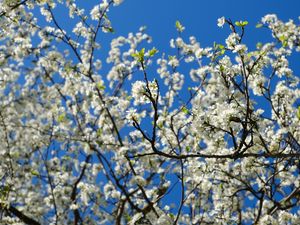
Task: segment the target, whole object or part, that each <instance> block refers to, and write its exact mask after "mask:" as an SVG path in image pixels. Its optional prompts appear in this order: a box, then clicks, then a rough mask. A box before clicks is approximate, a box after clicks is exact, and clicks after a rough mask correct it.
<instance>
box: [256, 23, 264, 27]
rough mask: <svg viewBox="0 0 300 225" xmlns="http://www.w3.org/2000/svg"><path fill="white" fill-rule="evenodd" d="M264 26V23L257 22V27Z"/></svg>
mask: <svg viewBox="0 0 300 225" xmlns="http://www.w3.org/2000/svg"><path fill="white" fill-rule="evenodd" d="M262 26H263V24H262V23H258V24H256V26H255V27H256V28H261V27H262Z"/></svg>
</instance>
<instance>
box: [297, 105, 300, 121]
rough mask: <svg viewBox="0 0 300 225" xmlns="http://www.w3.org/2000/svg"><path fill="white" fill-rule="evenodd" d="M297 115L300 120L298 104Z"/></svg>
mask: <svg viewBox="0 0 300 225" xmlns="http://www.w3.org/2000/svg"><path fill="white" fill-rule="evenodd" d="M297 117H298V119H299V120H300V106H298V110H297Z"/></svg>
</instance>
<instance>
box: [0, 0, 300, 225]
mask: <svg viewBox="0 0 300 225" xmlns="http://www.w3.org/2000/svg"><path fill="white" fill-rule="evenodd" d="M121 2H122V1H121V0H103V1H102V2H100V3H99V4H98V5H96V6H95V7H94V8H93V9H92V10H91V11H90V12H86V11H85V10H84V9H82V8H80V7H79V6H78V5H79V4H77V5H76V2H75V0H65V1H63V0H23V1H21V0H4V1H2V2H1V3H0V93H1V95H0V99H1V101H0V140H1V141H0V156H1V157H0V221H1V224H34V225H37V224H58V225H59V224H75V225H76V224H163V225H168V224H300V211H299V205H300V203H299V200H300V182H299V181H300V175H299V171H300V164H299V157H300V144H299V140H300V126H299V123H300V109H298V105H297V101H298V100H299V98H300V89H299V78H298V77H297V76H295V75H294V74H293V71H292V69H291V68H289V61H288V58H289V57H290V56H291V55H292V54H294V51H295V50H296V51H299V50H300V47H299V46H300V27H299V26H298V25H296V24H295V23H294V22H293V21H292V20H290V21H288V22H282V21H281V20H279V19H278V18H277V17H276V16H275V15H267V16H265V17H263V19H262V21H261V23H259V24H258V25H257V27H262V28H267V29H269V30H270V34H271V35H272V37H273V40H272V41H271V42H268V43H258V44H257V46H256V48H255V49H248V47H247V46H246V45H245V44H244V42H243V37H244V36H245V35H247V32H246V31H247V26H250V25H247V22H246V21H240V22H233V21H231V20H230V19H227V18H223V17H222V18H220V19H219V20H218V25H219V26H220V27H223V26H224V28H228V31H229V36H228V38H227V39H226V41H225V43H223V44H215V45H214V46H212V47H207V48H202V47H200V44H199V43H198V42H197V40H196V38H195V37H190V39H189V40H184V39H183V38H181V35H180V34H181V33H182V32H184V27H183V25H182V24H181V23H180V22H179V21H177V22H176V28H177V31H178V34H179V35H178V37H177V38H175V39H172V40H171V41H170V46H171V48H173V49H174V50H173V54H174V55H171V56H169V57H165V54H163V52H162V51H163V50H160V51H158V50H157V49H156V48H154V47H153V46H151V44H149V43H150V42H151V38H150V36H148V35H147V34H146V33H145V29H144V28H141V29H140V30H139V31H138V32H137V33H135V34H134V33H130V34H129V35H128V36H127V37H123V36H121V37H118V38H116V39H113V40H112V41H111V49H110V51H109V54H108V58H107V59H106V62H107V63H108V64H109V65H110V66H111V67H110V70H109V72H108V73H107V74H103V72H102V70H101V65H102V61H103V60H104V59H102V58H99V56H98V55H97V54H96V53H97V51H99V50H98V49H99V48H100V43H99V42H100V41H101V40H100V38H98V35H99V33H101V32H113V27H112V25H111V22H110V20H109V17H108V11H109V10H113V7H114V6H117V5H119V4H120V3H121ZM57 8H64V10H65V12H68V14H69V17H70V20H72V21H73V22H74V21H75V24H76V25H75V26H74V27H73V28H72V30H71V31H66V30H65V29H64V23H62V21H59V19H58V18H57V16H56V9H57ZM38 12H41V15H38ZM43 20H45V21H44V22H41V21H43ZM271 35H270V36H271ZM182 65H184V66H185V67H189V68H190V69H189V71H186V72H185V73H182V72H180V71H181V70H180V68H181V66H182ZM153 68H155V70H156V71H157V73H156V74H150V73H149V70H150V69H152V70H153ZM187 84H188V86H187ZM128 85H129V87H132V88H128ZM170 196H173V197H170ZM174 196H175V197H174ZM170 198H174V199H172V200H173V203H174V204H169V202H170Z"/></svg>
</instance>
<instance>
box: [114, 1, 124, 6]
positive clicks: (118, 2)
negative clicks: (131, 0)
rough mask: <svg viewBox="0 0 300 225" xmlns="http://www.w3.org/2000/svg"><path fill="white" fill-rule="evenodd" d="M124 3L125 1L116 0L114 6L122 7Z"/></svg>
mask: <svg viewBox="0 0 300 225" xmlns="http://www.w3.org/2000/svg"><path fill="white" fill-rule="evenodd" d="M122 2H123V0H114V5H116V6H117V5H120V4H121V3H122Z"/></svg>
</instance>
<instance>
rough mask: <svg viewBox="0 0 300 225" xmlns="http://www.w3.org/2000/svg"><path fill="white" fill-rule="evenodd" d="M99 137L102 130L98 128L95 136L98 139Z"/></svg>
mask: <svg viewBox="0 0 300 225" xmlns="http://www.w3.org/2000/svg"><path fill="white" fill-rule="evenodd" d="M101 135H102V129H101V128H99V129H98V130H97V136H98V137H100V136H101Z"/></svg>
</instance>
